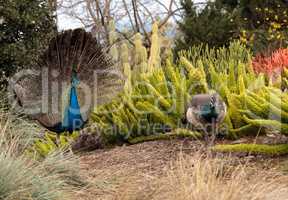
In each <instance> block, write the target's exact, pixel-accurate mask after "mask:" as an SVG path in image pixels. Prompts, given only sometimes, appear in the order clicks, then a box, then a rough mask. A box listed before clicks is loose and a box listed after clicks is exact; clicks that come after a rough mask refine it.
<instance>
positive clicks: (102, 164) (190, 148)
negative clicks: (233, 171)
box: [77, 140, 288, 200]
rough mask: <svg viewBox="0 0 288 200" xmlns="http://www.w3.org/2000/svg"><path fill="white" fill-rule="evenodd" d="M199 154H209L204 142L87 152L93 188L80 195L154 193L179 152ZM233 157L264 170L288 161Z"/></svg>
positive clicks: (97, 198)
mask: <svg viewBox="0 0 288 200" xmlns="http://www.w3.org/2000/svg"><path fill="white" fill-rule="evenodd" d="M222 143H223V142H222ZM195 153H201V154H203V155H207V148H206V147H205V146H204V144H203V143H201V142H200V141H191V140H169V141H153V142H145V143H141V144H137V145H131V146H117V147H113V148H110V149H101V150H96V151H93V152H89V153H85V154H83V155H82V156H81V166H82V172H83V174H85V175H86V176H87V179H88V180H89V182H91V184H92V186H93V187H91V188H88V189H87V191H85V192H82V193H80V194H79V195H78V197H77V198H78V199H83V200H90V199H91V200H110V199H125V195H126V194H127V193H129V191H128V189H127V188H129V190H130V189H131V188H134V189H133V191H137V190H139V191H141V192H143V191H147V194H145V195H146V196H149V195H151V196H153V187H155V186H154V185H153V183H154V182H155V179H157V178H158V177H161V176H162V177H163V176H166V173H167V170H169V169H170V168H171V166H172V165H171V164H172V163H173V162H174V161H176V160H177V158H178V157H179V154H181V155H193V154H195ZM213 156H214V155H213ZM218 156H219V155H218ZM220 156H228V155H220ZM233 156H234V157H237V160H241V161H240V162H246V161H247V160H249V162H250V163H254V164H255V163H256V164H257V165H258V166H259V168H261V169H263V168H267V169H268V168H269V169H271V168H273V167H278V166H279V164H281V163H283V162H285V161H287V160H288V159H287V157H280V158H269V157H268V158H267V157H263V156H249V155H233ZM239 158H240V159H239ZM151 192H152V193H151ZM147 198H148V197H147ZM148 199H149V198H148Z"/></svg>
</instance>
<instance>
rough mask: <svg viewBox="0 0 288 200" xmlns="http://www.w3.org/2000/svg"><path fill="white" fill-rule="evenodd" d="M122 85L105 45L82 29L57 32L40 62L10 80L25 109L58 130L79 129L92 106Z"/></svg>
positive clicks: (20, 103) (101, 101)
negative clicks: (103, 46) (106, 52)
mask: <svg viewBox="0 0 288 200" xmlns="http://www.w3.org/2000/svg"><path fill="white" fill-rule="evenodd" d="M122 85H123V81H122V78H121V74H120V73H119V72H118V71H117V70H116V69H115V68H114V67H113V64H112V63H111V62H110V60H109V59H108V58H107V56H106V54H105V52H104V49H103V48H102V46H101V45H100V44H99V42H98V41H97V40H96V39H95V38H93V37H92V35H91V33H88V32H86V31H85V30H83V29H75V30H67V31H64V32H62V33H61V34H59V35H57V36H56V37H55V38H53V39H52V40H51V42H50V45H49V48H48V49H47V50H46V51H45V52H44V54H43V55H42V56H41V57H40V59H39V62H38V65H36V66H33V67H31V69H30V70H25V71H24V72H23V71H22V72H19V73H17V74H16V75H15V76H14V77H13V78H12V79H11V80H10V86H11V91H13V92H14V93H15V95H16V97H17V100H18V102H19V105H20V107H21V108H22V109H23V111H24V112H25V113H26V114H28V115H29V116H30V117H32V118H33V119H36V120H38V121H39V122H40V123H41V124H42V125H43V126H45V127H46V128H47V129H49V130H51V131H55V132H63V131H69V132H71V131H74V130H77V129H81V128H82V127H83V125H84V124H85V122H87V120H88V116H89V113H90V111H91V109H93V108H94V107H95V106H97V105H99V104H101V103H103V102H105V101H107V99H108V98H111V96H113V95H116V94H117V93H118V91H119V90H120V89H121V88H122Z"/></svg>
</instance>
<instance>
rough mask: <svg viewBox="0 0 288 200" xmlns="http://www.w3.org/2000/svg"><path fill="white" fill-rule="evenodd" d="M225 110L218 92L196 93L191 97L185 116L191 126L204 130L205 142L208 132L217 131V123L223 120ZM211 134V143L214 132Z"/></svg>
mask: <svg viewBox="0 0 288 200" xmlns="http://www.w3.org/2000/svg"><path fill="white" fill-rule="evenodd" d="M226 112H227V111H226V104H225V102H224V101H223V100H222V99H221V97H220V95H219V94H217V93H213V94H197V95H194V96H193V97H192V100H191V102H190V104H189V106H188V109H187V112H186V118H187V121H188V122H189V123H191V124H192V126H193V127H196V128H200V129H201V130H203V131H204V133H205V140H206V142H207V140H208V134H211V131H213V132H214V131H217V128H218V127H219V125H220V124H221V123H222V122H223V121H224V118H225V116H226ZM211 128H212V129H211ZM212 136H213V137H212V143H213V142H214V139H215V133H212Z"/></svg>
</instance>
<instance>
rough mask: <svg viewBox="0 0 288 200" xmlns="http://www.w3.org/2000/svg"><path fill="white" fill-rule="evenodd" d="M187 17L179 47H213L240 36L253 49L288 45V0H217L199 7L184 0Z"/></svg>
mask: <svg viewBox="0 0 288 200" xmlns="http://www.w3.org/2000/svg"><path fill="white" fill-rule="evenodd" d="M181 4H182V6H183V8H184V18H183V20H182V22H181V23H180V31H181V32H182V34H183V35H182V37H181V39H179V40H177V44H176V50H179V49H187V48H189V46H192V45H197V44H200V43H204V44H208V45H209V46H211V47H219V46H223V45H227V43H229V42H230V41H231V40H233V39H234V38H236V39H240V40H241V41H242V42H243V43H245V44H246V45H247V46H249V47H250V48H251V49H252V50H253V51H254V53H258V52H271V51H273V50H274V49H276V48H280V47H287V45H288V33H287V27H288V17H287V13H288V1H287V0H263V1H258V0H240V1H239V0H215V1H208V2H207V4H206V5H204V7H202V8H199V7H196V6H195V5H194V4H193V1H192V0H182V3H181Z"/></svg>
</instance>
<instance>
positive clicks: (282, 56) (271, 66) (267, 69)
mask: <svg viewBox="0 0 288 200" xmlns="http://www.w3.org/2000/svg"><path fill="white" fill-rule="evenodd" d="M252 65H253V69H254V71H255V72H256V73H264V74H266V75H268V76H269V77H271V78H272V77H275V76H277V75H279V74H280V73H281V72H282V70H283V69H284V68H288V49H278V50H277V51H274V52H273V53H272V55H271V56H268V57H267V56H264V55H257V56H256V57H255V58H254V59H253V61H252Z"/></svg>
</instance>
